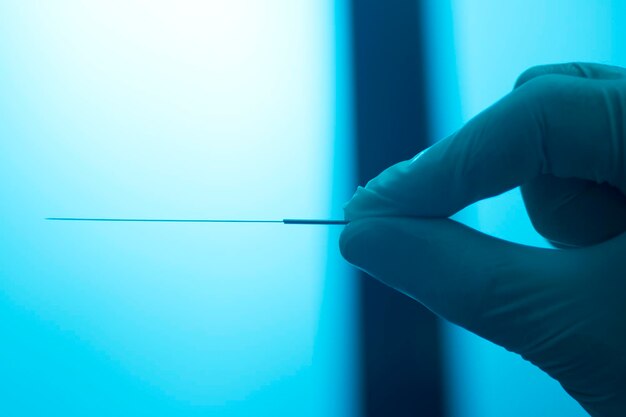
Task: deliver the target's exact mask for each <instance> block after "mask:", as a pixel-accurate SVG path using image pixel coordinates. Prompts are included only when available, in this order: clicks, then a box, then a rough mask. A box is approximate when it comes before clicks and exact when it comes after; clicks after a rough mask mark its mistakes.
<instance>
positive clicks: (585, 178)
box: [340, 64, 626, 417]
mask: <svg viewBox="0 0 626 417" xmlns="http://www.w3.org/2000/svg"><path fill="white" fill-rule="evenodd" d="M516 186H521V187H522V195H523V198H524V202H525V204H526V208H527V211H528V213H529V215H530V218H531V221H532V222H533V225H534V227H535V228H536V229H537V230H538V232H539V233H541V234H542V235H543V236H544V237H546V238H547V239H548V240H550V241H551V242H553V243H554V244H555V245H556V246H559V247H567V249H563V250H555V249H541V248H535V247H529V246H524V245H519V244H514V243H511V242H506V241H503V240H500V239H496V238H494V237H491V236H487V235H485V234H482V233H480V232H478V231H476V230H473V229H471V228H469V227H466V226H464V225H462V224H459V223H457V222H455V221H452V220H450V219H446V217H448V216H450V215H452V214H454V213H455V212H457V211H458V210H460V209H462V208H463V207H465V206H467V205H469V204H471V203H473V202H475V201H478V200H481V199H484V198H487V197H491V196H495V195H497V194H500V193H502V192H504V191H507V190H509V189H512V188H514V187H516ZM625 195H626V70H624V69H622V68H618V67H611V66H604V65H598V64H561V65H549V66H541V67H535V68H531V69H530V70H528V71H526V72H524V73H523V74H522V75H521V76H520V78H519V79H518V81H517V83H516V86H515V89H514V90H513V91H512V92H511V93H509V94H508V95H507V96H505V97H504V98H503V99H501V100H500V101H499V102H497V103H496V104H495V105H493V106H491V107H489V108H488V109H487V110H485V111H483V112H482V113H481V114H479V115H478V116H476V117H475V118H474V119H472V120H471V121H470V122H469V123H467V124H466V125H465V126H463V127H462V128H461V129H460V130H459V131H457V132H456V133H454V134H453V135H451V136H449V137H448V138H446V139H444V140H442V141H440V142H438V143H436V144H435V145H433V146H431V147H430V148H428V149H427V150H426V151H424V152H422V153H420V154H418V155H417V156H416V157H415V158H413V159H411V160H409V161H404V162H400V163H398V164H396V165H393V166H392V167H390V168H388V169H387V170H385V171H384V172H383V173H381V174H380V175H379V176H378V177H376V178H374V179H373V180H371V181H370V182H369V183H368V184H367V186H366V187H364V188H362V187H359V189H358V190H357V192H356V193H355V195H354V197H353V198H352V200H350V201H349V202H348V203H347V204H346V206H345V217H346V219H347V220H350V221H351V222H350V223H349V224H348V225H347V226H346V228H345V229H344V231H343V233H342V235H341V239H340V248H341V252H342V254H343V256H344V257H345V258H346V259H347V260H348V261H349V262H350V263H352V264H354V265H355V266H357V267H358V268H360V269H362V270H364V271H366V272H367V273H369V274H370V275H372V276H374V277H375V278H377V279H379V280H380V281H382V282H384V283H386V284H387V285H389V286H391V287H393V288H395V289H396V290H398V291H400V292H402V293H404V294H406V295H408V296H410V297H412V298H414V299H416V300H418V301H419V302H421V303H422V304H424V305H425V306H426V307H427V308H429V309H430V310H432V311H433V312H435V313H436V314H438V315H440V316H441V317H443V318H445V319H447V320H449V321H451V322H453V323H456V324H458V325H460V326H462V327H464V328H466V329H468V330H470V331H472V332H474V333H476V334H478V335H480V336H482V337H484V338H486V339H488V340H491V341H492V342H494V343H497V344H498V345H501V346H503V347H505V348H506V349H508V350H510V351H513V352H516V353H519V354H521V355H522V356H523V357H524V358H525V359H527V360H529V361H531V362H532V363H534V364H535V365H537V366H538V367H539V368H541V369H542V370H544V371H545V372H547V373H548V374H549V375H551V376H552V377H553V378H555V379H556V380H557V381H559V382H560V383H561V385H562V386H563V388H565V390H566V391H567V392H568V393H569V394H570V395H571V396H572V397H574V398H575V399H576V400H577V401H578V402H579V403H580V404H581V405H582V406H583V407H584V408H585V409H586V410H587V411H588V412H589V413H590V414H591V415H592V416H603V417H608V416H615V417H618V416H619V417H623V416H626V234H622V232H624V231H626V197H625Z"/></svg>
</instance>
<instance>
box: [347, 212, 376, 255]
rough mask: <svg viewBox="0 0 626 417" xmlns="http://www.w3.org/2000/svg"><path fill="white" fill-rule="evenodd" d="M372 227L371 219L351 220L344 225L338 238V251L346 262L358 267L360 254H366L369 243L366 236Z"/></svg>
mask: <svg viewBox="0 0 626 417" xmlns="http://www.w3.org/2000/svg"><path fill="white" fill-rule="evenodd" d="M373 227H374V226H373V225H372V220H371V219H359V220H353V221H350V223H348V224H347V225H346V227H345V228H344V229H343V231H342V232H341V235H340V236H339V251H340V252H341V256H343V257H344V259H345V260H346V261H348V262H350V263H351V264H353V265H356V266H358V265H359V263H360V259H362V253H364V252H367V248H366V245H367V242H368V241H371V239H370V237H369V236H368V234H371V233H372V230H373Z"/></svg>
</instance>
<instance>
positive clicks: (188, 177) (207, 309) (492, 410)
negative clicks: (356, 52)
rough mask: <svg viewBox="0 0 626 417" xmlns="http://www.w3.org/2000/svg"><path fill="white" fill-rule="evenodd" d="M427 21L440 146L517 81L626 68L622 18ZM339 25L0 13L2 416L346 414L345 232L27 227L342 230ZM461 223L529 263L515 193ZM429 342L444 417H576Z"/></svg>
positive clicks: (290, 14)
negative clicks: (588, 67) (245, 221)
mask: <svg viewBox="0 0 626 417" xmlns="http://www.w3.org/2000/svg"><path fill="white" fill-rule="evenodd" d="M424 3H425V11H426V15H427V19H426V21H425V22H424V24H423V34H424V36H425V38H426V40H427V51H428V53H427V59H426V62H424V65H426V66H427V67H428V71H429V76H430V79H431V83H430V96H429V98H428V99H429V103H430V106H431V109H432V116H433V128H434V135H435V136H436V137H445V136H446V135H447V134H449V133H450V132H452V131H453V130H455V129H457V128H458V127H459V126H460V125H461V124H462V123H463V122H465V121H467V120H468V119H469V118H471V117H472V116H473V115H475V114H476V113H478V112H479V111H480V110H482V109H483V108H485V107H486V106H488V105H489V104H491V103H492V102H493V101H495V100H497V99H498V98H499V97H501V96H502V95H504V94H506V93H507V92H508V91H510V89H511V88H512V85H513V83H514V81H515V78H516V77H517V75H518V74H519V73H520V72H522V71H523V70H524V69H526V68H527V67H530V66H532V65H536V64H542V63H551V62H562V61H595V62H604V63H611V64H615V65H623V66H625V65H626V47H625V46H624V41H623V39H624V37H625V36H626V29H624V28H625V27H626V2H624V1H620V0H613V1H609V0H604V1H597V2H589V1H584V0H571V1H554V2H546V1H540V0H525V1H522V0H511V1H506V2H503V1H496V0H451V1H449V2H445V1H435V0H431V1H426V2H424ZM347 7H348V4H347V2H346V0H336V1H331V0H326V1H321V2H320V1H312V0H306V1H305V0H299V1H295V2H294V1H288V0H267V1H263V2H259V1H251V0H248V1H245V0H231V1H228V2H216V1H199V0H179V1H177V2H168V1H165V0H160V1H152V2H145V1H138V0H135V1H118V0H113V1H109V2H81V1H78V0H59V1H56V2H53V3H45V2H44V3H41V2H34V1H29V0H26V1H17V0H3V1H2V2H0V335H1V336H0V340H1V343H0V415H2V416H5V415H6V416H38V415H64V416H74V415H76V416H78V415H81V416H82V415H92V416H109V415H115V416H130V415H133V416H136V415H151V416H169V415H172V416H173V415H177V416H179V415H185V416H192V415H196V414H197V415H203V416H250V415H272V416H291V415H304V416H319V415H327V416H352V415H359V414H360V410H359V409H358V405H357V404H358V401H357V394H356V384H355V381H356V378H358V371H357V369H356V366H355V364H356V363H357V358H355V352H357V349H356V348H355V346H354V343H355V342H354V337H353V336H354V317H353V314H354V310H355V308H354V301H355V295H354V293H353V291H352V283H353V282H352V279H353V276H352V274H351V272H350V269H349V268H348V267H347V265H346V264H345V263H344V262H343V261H342V260H341V259H340V257H339V254H338V251H337V247H336V246H337V236H338V233H339V230H338V229H339V228H318V227H296V226H293V227H288V226H280V225H180V224H178V225H172V224H163V225H154V224H148V225H146V224H62V223H50V222H45V221H43V218H44V217H46V216H107V217H115V216H119V217H187V218H203V217H216V218H225V217H236V218H257V217H259V218H282V217H289V216H292V217H340V216H341V214H342V213H341V205H342V203H343V202H344V201H345V200H346V199H348V198H349V196H350V195H351V191H352V190H351V188H350V187H351V184H352V180H351V177H350V175H351V172H352V162H351V156H350V155H351V152H352V149H351V127H350V126H351V116H350V115H351V110H350V100H351V91H350V84H351V80H350V63H349V60H350V50H349V36H348V33H349V22H348V21H349V19H348V12H347ZM458 218H459V219H460V220H461V221H463V222H465V223H467V224H470V225H472V226H474V227H477V228H479V229H481V230H483V231H486V232H489V233H492V234H495V235H497V236H500V237H504V238H507V239H510V240H514V241H517V242H522V243H526V244H533V245H537V246H542V245H545V243H544V242H543V240H542V239H541V238H540V237H539V236H538V235H537V234H536V233H535V232H534V231H533V230H532V228H531V226H530V223H529V221H528V219H527V218H526V215H525V214H524V211H523V207H522V204H521V199H520V196H519V192H518V191H512V192H510V193H507V194H505V195H503V196H500V197H498V198H495V199H492V200H489V201H486V202H482V203H479V204H476V205H474V206H472V207H470V208H468V209H466V210H464V211H463V212H462V213H460V214H459V215H458ZM445 326H446V327H445V340H444V347H445V358H446V361H445V363H446V375H447V376H448V385H447V390H446V393H447V396H448V404H449V410H450V415H451V416H454V417H473V416H482V417H491V416H502V415H508V416H517V415H519V416H526V415H568V416H583V415H585V414H584V412H583V411H582V409H581V408H580V407H579V406H578V405H577V404H576V403H575V402H574V401H573V400H571V399H570V398H569V397H568V396H567V395H566V394H565V393H564V392H563V391H562V390H561V389H560V387H559V386H558V384H557V383H556V382H554V381H552V380H551V379H550V378H549V377H547V376H546V375H545V374H543V373H541V372H539V371H538V370H537V369H535V368H534V367H533V366H532V365H530V364H528V363H526V362H524V361H523V360H521V359H520V358H518V357H517V356H515V355H512V354H510V353H508V352H506V351H504V350H503V349H501V348H499V347H497V346H494V345H493V344H490V343H489V342H486V341H484V340H482V339H479V338H478V337H476V336H473V335H471V334H469V333H467V332H465V331H463V330H461V329H458V328H456V327H453V326H449V325H445Z"/></svg>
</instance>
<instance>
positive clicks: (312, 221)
mask: <svg viewBox="0 0 626 417" xmlns="http://www.w3.org/2000/svg"><path fill="white" fill-rule="evenodd" d="M46 220H53V221H72V222H144V223H283V224H318V225H342V224H344V225H345V224H348V221H346V220H330V219H282V220H234V219H233V220H231V219H229V220H221V219H115V218H94V217H46Z"/></svg>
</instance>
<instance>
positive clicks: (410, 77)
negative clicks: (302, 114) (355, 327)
mask: <svg viewBox="0 0 626 417" xmlns="http://www.w3.org/2000/svg"><path fill="white" fill-rule="evenodd" d="M419 6H420V5H419V2H418V1H399V2H384V1H380V0H377V1H375V0H353V1H352V28H353V46H354V48H353V54H354V55H353V59H354V61H353V69H354V83H355V84H354V96H355V103H354V105H355V107H354V109H355V130H356V140H355V146H356V149H355V152H356V169H357V178H358V181H359V184H360V185H364V184H365V183H366V182H367V181H368V180H369V179H371V178H372V177H374V176H376V175H377V174H379V173H380V172H381V171H382V170H383V169H384V168H386V167H388V166H389V165H392V164H394V163H396V162H398V161H400V160H404V159H408V158H411V157H412V156H413V155H414V154H416V153H417V152H418V151H420V150H421V149H423V148H425V147H426V146H427V143H428V124H427V120H428V118H427V111H426V103H425V100H426V91H425V87H424V86H425V74H424V67H425V66H424V65H422V63H423V61H424V56H423V47H422V39H421V32H420V27H419V22H420V8H419ZM358 285H359V299H360V301H359V315H360V348H361V358H362V363H361V365H362V370H361V371H362V373H361V374H362V386H361V388H362V398H363V405H362V406H363V409H364V411H365V414H366V416H368V417H378V416H395V417H402V416H423V417H427V416H436V417H440V416H442V415H443V409H444V406H443V393H442V386H443V384H442V378H443V377H442V367H441V354H440V335H439V326H438V321H437V318H436V317H435V316H434V315H433V314H432V313H430V312H429V311H427V310H426V309H425V308H423V307H422V306H421V305H419V304H418V303H417V302H415V301H412V300H410V299H409V298H407V297H406V296H403V295H401V294H399V293H396V292H395V291H393V290H390V289H389V288H387V287H385V286H384V285H382V284H380V283H378V282H377V281H375V280H374V279H372V278H371V277H368V276H366V275H364V276H362V277H361V279H360V280H359V284H358Z"/></svg>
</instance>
